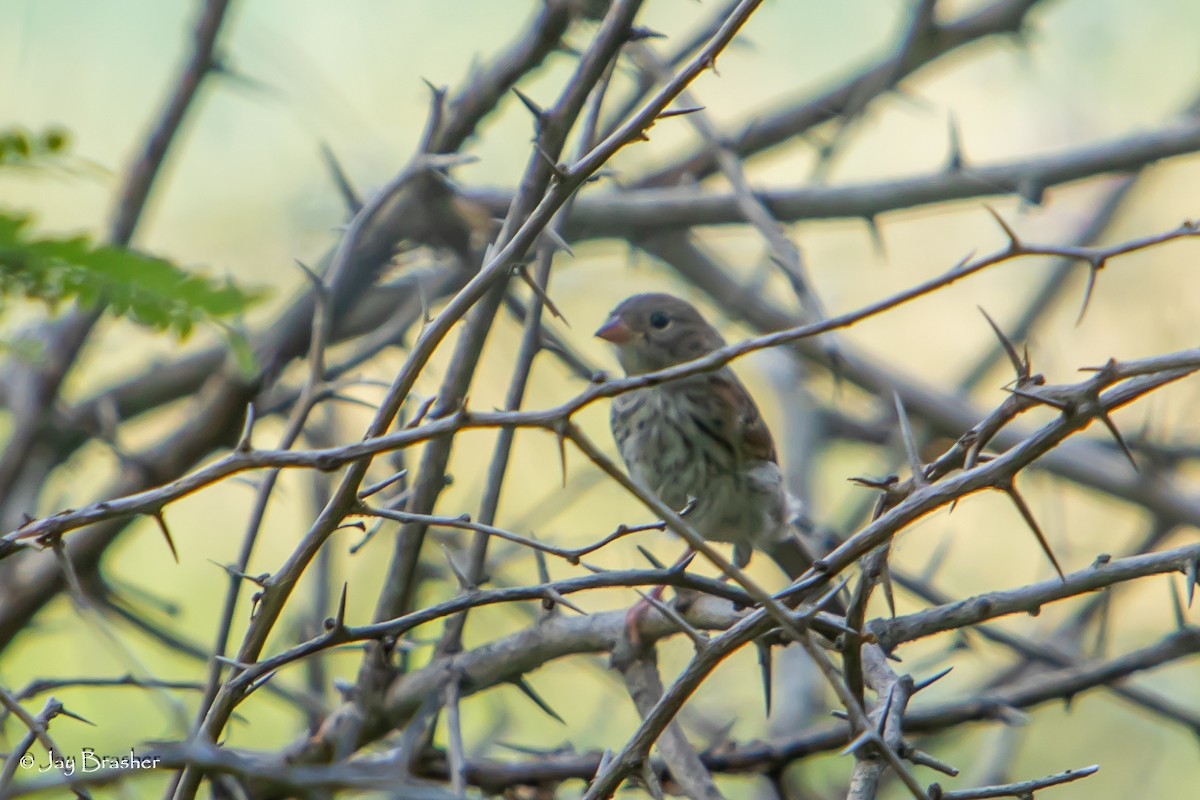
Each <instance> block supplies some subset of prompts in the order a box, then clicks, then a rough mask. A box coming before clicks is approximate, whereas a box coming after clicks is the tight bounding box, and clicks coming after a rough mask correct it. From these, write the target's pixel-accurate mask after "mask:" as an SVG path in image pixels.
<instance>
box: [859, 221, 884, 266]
mask: <svg viewBox="0 0 1200 800" xmlns="http://www.w3.org/2000/svg"><path fill="white" fill-rule="evenodd" d="M863 221H864V222H866V223H867V235H868V236H870V237H871V248H872V249H873V250H874V251H875V255H876V256H877V257H878V258H879V260H880V261H885V260H887V246H886V245H884V243H883V231H881V230H880V229H879V218H878V217H877V216H875V215H874V214H872V215H870V216H869V217H865V218H864V219H863Z"/></svg>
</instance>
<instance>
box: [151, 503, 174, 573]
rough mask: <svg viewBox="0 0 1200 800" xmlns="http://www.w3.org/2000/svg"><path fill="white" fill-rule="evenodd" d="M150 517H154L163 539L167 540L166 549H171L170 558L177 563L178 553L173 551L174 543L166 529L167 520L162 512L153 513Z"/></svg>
mask: <svg viewBox="0 0 1200 800" xmlns="http://www.w3.org/2000/svg"><path fill="white" fill-rule="evenodd" d="M150 516H152V517H154V521H155V522H157V523H158V529H159V530H160V531H162V535H163V538H164V539H166V540H167V547H169V548H170V549H171V557H172V558H174V559H175V563H176V564H178V563H179V553H178V552H177V551H176V550H175V542H174V540H172V539H171V531H169V530H168V529H167V518H166V517H164V516H163V512H162V511H161V510H160V511H155V512H154V513H153V514H151V515H150Z"/></svg>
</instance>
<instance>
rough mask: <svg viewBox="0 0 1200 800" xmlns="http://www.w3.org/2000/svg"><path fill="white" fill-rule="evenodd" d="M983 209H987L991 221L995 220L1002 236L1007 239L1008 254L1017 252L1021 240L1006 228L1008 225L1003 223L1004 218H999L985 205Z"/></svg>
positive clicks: (993, 210)
mask: <svg viewBox="0 0 1200 800" xmlns="http://www.w3.org/2000/svg"><path fill="white" fill-rule="evenodd" d="M983 207H984V208H985V209H987V212H988V213H989V214H991V215H992V219H994V220H996V224H997V225H999V226H1000V227H1001V228H1002V229H1003V230H1004V235H1005V236H1007V237H1008V252H1010V253H1014V252H1016V251H1017V250H1019V249H1020V247H1021V240H1020V239H1018V238H1017V234H1015V233H1014V232H1013V229H1012V228H1010V227H1009V226H1008V223H1007V222H1005V221H1004V217H1002V216H1000V214H999V213H998V212H997V211H996V209H994V208H992V207H991V206H990V205H987V204H986V203H985V204H984V206H983Z"/></svg>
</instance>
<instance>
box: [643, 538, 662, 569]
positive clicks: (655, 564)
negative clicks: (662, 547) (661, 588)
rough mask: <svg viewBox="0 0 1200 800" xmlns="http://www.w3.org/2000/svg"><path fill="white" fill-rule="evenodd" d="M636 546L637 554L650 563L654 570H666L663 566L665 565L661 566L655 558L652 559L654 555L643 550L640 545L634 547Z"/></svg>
mask: <svg viewBox="0 0 1200 800" xmlns="http://www.w3.org/2000/svg"><path fill="white" fill-rule="evenodd" d="M636 546H637V549H638V552H639V553H641V554H642V556H643V557H644V558H645V559H646V560H647V561H649V562H650V564H651V565H652V566H653V567H654V568H655V569H666V568H667V567H666V565H665V564H663V563H662V562H661V561H659V560H658V559H657V558H655V557H654V554H653V553H651V552H650V551H649V550H647V549H646V548H645V546H644V545H640V544H639V545H636Z"/></svg>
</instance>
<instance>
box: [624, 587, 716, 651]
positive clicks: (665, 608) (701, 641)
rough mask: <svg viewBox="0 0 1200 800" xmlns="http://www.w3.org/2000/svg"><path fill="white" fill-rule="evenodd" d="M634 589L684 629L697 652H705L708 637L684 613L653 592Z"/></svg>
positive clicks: (659, 611) (680, 628)
mask: <svg viewBox="0 0 1200 800" xmlns="http://www.w3.org/2000/svg"><path fill="white" fill-rule="evenodd" d="M634 591H635V592H637V593H638V595H639V596H640V597H641V598H642V599H643V600H645V601H646V602H647V603H649V604H650V605H651V606H652V607H653V608H654V609H655V610H657V611H658V613H660V614H662V615H663V616H664V617H666V618H667V619H669V620H671V622H674V623H675V625H676V626H677V627H678V628H679V630H681V631H683V633H684V634H685V635H686V636H687V637H688V638H689V639H691V640H692V645H693V646H694V647H695V648H696V652H697V653H701V652H703V651H704V649H705V648H707V647H708V637H707V636H705V635H704V634H703V633H701V632H700V631H698V630H696V628H695V627H693V626H692V624H691V623H690V622H688V621H687V620H686V619H684V618H683V615H682V614H680V613H679V611H677V610H676V609H674V608H672V607H671V606H670V605H669V604H667V603H664V602H663V601H662V600H660V599H658V598H657V597H655V596H654V594H653V593H652V592H649V593H648V592H643V591H642V590H641V589H634ZM634 644H635V645H636V644H637V642H636V641H635V642H634Z"/></svg>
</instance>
